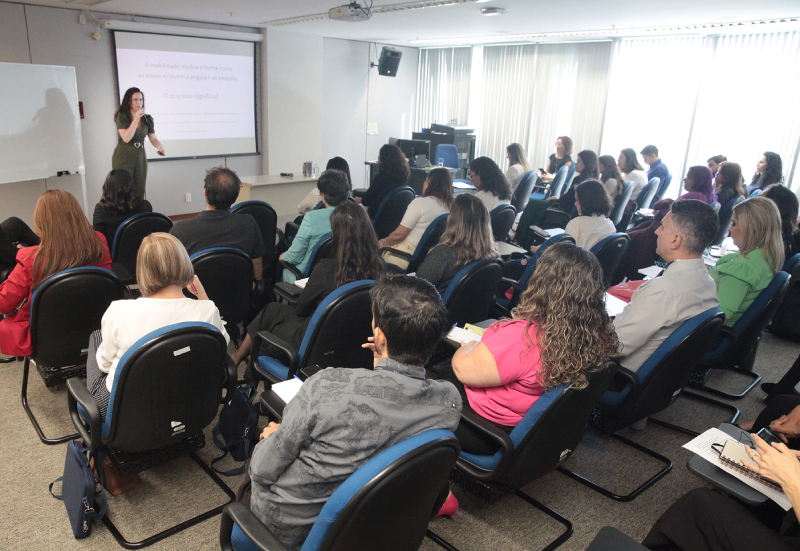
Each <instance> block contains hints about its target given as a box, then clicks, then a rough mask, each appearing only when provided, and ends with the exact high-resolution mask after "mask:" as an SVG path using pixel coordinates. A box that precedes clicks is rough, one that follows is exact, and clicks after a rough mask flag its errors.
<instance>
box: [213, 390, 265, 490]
mask: <svg viewBox="0 0 800 551" xmlns="http://www.w3.org/2000/svg"><path fill="white" fill-rule="evenodd" d="M255 394H256V387H255V385H254V384H253V383H248V384H246V385H242V386H240V387H239V388H237V389H236V392H235V393H234V394H233V398H231V400H230V401H229V402H228V403H227V404H225V405H224V406H223V407H222V411H221V412H220V414H219V421H218V422H217V425H216V426H215V427H214V428H213V429H212V431H211V434H212V436H213V437H214V443H215V444H216V445H217V447H218V448H219V449H220V450H222V451H223V452H225V453H223V454H222V455H220V456H219V457H217V458H216V459H214V460H212V461H211V468H212V469H214V470H215V471H216V472H218V473H219V474H223V475H225V476H235V475H238V474H241V473H243V472H244V467H245V466H244V465H242V466H241V467H238V468H236V469H231V470H228V471H220V470H219V469H217V468H216V467H214V463H216V462H217V461H221V460H222V459H224V458H225V456H226V455H228V453H230V454H231V457H233V459H234V460H236V461H247V458H248V457H250V452H251V450H252V448H253V446H255V443H256V438H258V412H257V411H256V408H255V406H254V405H253V398H254V397H255ZM220 436H221V437H222V439H223V440H224V441H225V443H224V444H223V443H222V442H221V441H220Z"/></svg>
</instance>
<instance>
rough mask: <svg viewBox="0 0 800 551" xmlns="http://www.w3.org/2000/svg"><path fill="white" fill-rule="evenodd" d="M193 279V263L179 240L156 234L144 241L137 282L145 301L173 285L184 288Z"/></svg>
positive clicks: (172, 236) (164, 234)
mask: <svg viewBox="0 0 800 551" xmlns="http://www.w3.org/2000/svg"><path fill="white" fill-rule="evenodd" d="M193 279H194V268H193V267H192V261H191V260H189V254H188V253H187V252H186V249H185V248H183V245H182V244H181V242H180V241H178V238H177V237H175V236H174V235H170V234H168V233H162V232H156V233H151V234H150V235H148V236H147V237H145V238H144V240H143V241H142V245H141V246H140V247H139V253H138V254H137V256H136V282H137V283H138V284H139V290H140V291H141V292H142V296H143V297H149V296H152V295H154V294H156V293H157V292H159V291H160V290H162V289H166V288H167V287H169V286H170V285H180V286H181V287H183V286H184V285H188V284H190V283H191V282H192V280H193Z"/></svg>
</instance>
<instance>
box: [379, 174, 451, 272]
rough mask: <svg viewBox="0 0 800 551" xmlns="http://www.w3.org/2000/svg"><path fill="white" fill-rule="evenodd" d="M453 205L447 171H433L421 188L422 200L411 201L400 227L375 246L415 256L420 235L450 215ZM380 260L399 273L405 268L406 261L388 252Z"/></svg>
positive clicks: (418, 198)
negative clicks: (432, 223)
mask: <svg viewBox="0 0 800 551" xmlns="http://www.w3.org/2000/svg"><path fill="white" fill-rule="evenodd" d="M452 204H453V177H452V176H451V175H450V171H449V170H447V169H446V168H434V169H433V170H431V172H430V174H429V175H428V178H427V179H426V180H425V183H424V184H423V185H422V197H417V198H416V199H414V200H413V201H411V204H410V205H408V208H407V209H406V213H405V214H404V215H403V219H402V220H401V221H400V225H399V226H397V229H395V230H394V231H393V232H392V233H391V234H389V235H388V236H387V237H386V238H385V239H381V240H380V241H379V242H378V245H379V246H380V247H391V248H393V249H397V250H398V251H402V252H404V253H408V254H414V251H415V250H416V249H417V245H418V244H419V241H420V239H422V235H423V234H424V233H425V230H426V229H428V226H430V224H431V222H433V221H434V220H436V219H437V218H438V217H440V216H441V215H443V214H447V213H448V212H450V205H452ZM383 259H384V260H385V261H386V262H389V263H390V264H394V265H396V266H399V267H400V268H402V269H405V268H406V267H407V266H408V261H407V260H406V259H405V258H403V257H401V256H399V255H394V254H392V253H390V252H386V253H384V255H383Z"/></svg>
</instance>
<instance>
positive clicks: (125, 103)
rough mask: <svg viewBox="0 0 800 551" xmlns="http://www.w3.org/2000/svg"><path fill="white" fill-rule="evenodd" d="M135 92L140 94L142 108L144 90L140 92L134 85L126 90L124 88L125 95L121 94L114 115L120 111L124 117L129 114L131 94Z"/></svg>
mask: <svg viewBox="0 0 800 551" xmlns="http://www.w3.org/2000/svg"><path fill="white" fill-rule="evenodd" d="M136 92H139V93H140V94H142V109H144V92H142V91H141V90H139V89H138V88H136V87H134V88H128V89H127V90H125V95H124V96H122V103H120V104H119V107H118V108H117V111H116V112H115V113H114V116H115V117H116V116H117V115H119V114H120V113H122V114H123V115H125V116H126V117H130V116H131V102H132V101H133V94H135V93H136Z"/></svg>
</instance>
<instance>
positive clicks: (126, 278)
mask: <svg viewBox="0 0 800 551" xmlns="http://www.w3.org/2000/svg"><path fill="white" fill-rule="evenodd" d="M111 271H112V272H114V275H115V276H117V278H119V280H120V281H121V282H123V283H125V284H126V285H128V284H130V283H135V282H136V280H135V278H134V277H133V276H132V275H131V273H130V272H129V271H128V269H127V268H126V267H125V265H124V264H123V263H122V262H112V263H111Z"/></svg>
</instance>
